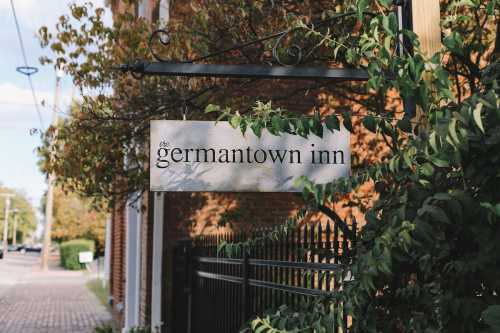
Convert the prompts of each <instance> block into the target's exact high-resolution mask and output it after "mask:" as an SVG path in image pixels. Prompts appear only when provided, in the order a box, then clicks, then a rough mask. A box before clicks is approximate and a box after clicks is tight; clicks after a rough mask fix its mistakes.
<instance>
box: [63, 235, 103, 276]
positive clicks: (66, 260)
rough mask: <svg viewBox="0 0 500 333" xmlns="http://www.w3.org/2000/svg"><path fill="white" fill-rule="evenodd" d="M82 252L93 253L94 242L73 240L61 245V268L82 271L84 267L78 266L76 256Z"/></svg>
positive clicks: (78, 262)
mask: <svg viewBox="0 0 500 333" xmlns="http://www.w3.org/2000/svg"><path fill="white" fill-rule="evenodd" d="M84 251H91V252H92V253H94V252H95V245H94V242H93V241H91V240H88V239H74V240H70V241H67V242H64V243H61V246H60V254H61V266H62V267H64V268H66V269H71V270H78V269H83V268H84V267H85V265H83V264H80V261H79V258H78V254H79V253H80V252H84Z"/></svg>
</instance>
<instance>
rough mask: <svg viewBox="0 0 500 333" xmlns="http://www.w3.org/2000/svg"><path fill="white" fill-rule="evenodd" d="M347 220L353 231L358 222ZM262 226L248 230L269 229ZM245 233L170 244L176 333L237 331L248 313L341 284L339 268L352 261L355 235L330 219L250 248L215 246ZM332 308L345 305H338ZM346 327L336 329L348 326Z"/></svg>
mask: <svg viewBox="0 0 500 333" xmlns="http://www.w3.org/2000/svg"><path fill="white" fill-rule="evenodd" d="M351 227H352V231H353V234H354V235H355V233H356V225H355V224H354V225H353V226H351ZM270 231H271V230H270V229H261V230H259V231H257V232H254V233H253V234H252V235H251V237H259V236H260V235H263V234H266V233H269V232H270ZM245 239H246V236H245V235H243V234H231V235H218V236H204V237H202V238H199V239H197V240H195V241H189V242H182V243H180V244H179V245H178V246H177V247H176V252H175V266H176V268H177V269H176V274H175V277H174V330H173V331H174V332H179V333H182V332H188V333H201V332H204V333H206V332H218V333H226V332H227V333H235V332H238V331H239V330H240V329H241V328H242V327H243V325H244V323H245V322H247V321H248V320H249V319H251V318H252V317H254V316H256V315H261V314H263V313H264V312H265V311H266V310H269V309H273V308H277V307H278V306H280V305H282V304H287V305H288V306H290V307H297V306H299V305H300V304H303V303H304V302H305V301H306V300H307V299H309V298H311V297H316V296H319V295H323V294H327V293H329V292H331V291H338V290H342V284H343V281H344V280H346V279H349V278H350V277H349V276H347V275H348V274H349V273H348V271H347V270H345V269H342V268H343V267H345V266H346V265H348V264H349V262H350V261H351V260H352V256H353V251H352V250H351V249H352V248H353V241H352V240H350V239H348V238H347V237H345V236H344V235H343V234H342V232H341V231H340V230H339V228H338V227H337V226H333V224H332V223H326V224H320V223H317V224H315V225H304V226H303V227H302V228H300V229H299V230H295V231H291V232H290V233H288V234H287V235H286V236H282V237H279V238H278V239H276V240H270V239H266V240H264V241H263V242H262V243H260V244H259V245H258V246H256V247H255V248H252V249H251V250H250V252H246V251H241V253H237V254H235V255H232V256H231V257H230V258H229V257H227V256H226V255H225V254H224V253H223V252H222V253H219V251H218V250H217V248H218V245H219V244H220V243H221V242H223V241H225V242H239V241H244V240H245ZM335 311H341V312H343V307H342V305H341V304H338V305H337V306H336V308H335ZM341 315H342V316H344V319H345V320H344V323H345V325H344V327H340V326H339V327H336V328H335V329H334V332H343V333H345V332H347V331H348V330H347V322H348V320H347V317H346V315H345V313H341Z"/></svg>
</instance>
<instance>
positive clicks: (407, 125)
mask: <svg viewBox="0 0 500 333" xmlns="http://www.w3.org/2000/svg"><path fill="white" fill-rule="evenodd" d="M397 126H398V128H399V129H400V130H402V131H403V132H406V133H411V131H412V128H411V121H410V118H409V117H406V116H405V117H404V118H403V119H401V120H399V121H398V125H397Z"/></svg>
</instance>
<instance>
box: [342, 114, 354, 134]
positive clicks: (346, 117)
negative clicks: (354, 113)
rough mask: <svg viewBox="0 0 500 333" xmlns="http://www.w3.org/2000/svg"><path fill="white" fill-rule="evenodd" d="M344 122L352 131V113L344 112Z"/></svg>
mask: <svg viewBox="0 0 500 333" xmlns="http://www.w3.org/2000/svg"><path fill="white" fill-rule="evenodd" d="M343 118H344V119H343V124H344V127H345V128H346V129H347V130H348V131H349V132H352V121H351V115H350V114H344V115H343Z"/></svg>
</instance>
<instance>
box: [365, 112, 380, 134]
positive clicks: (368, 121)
mask: <svg viewBox="0 0 500 333" xmlns="http://www.w3.org/2000/svg"><path fill="white" fill-rule="evenodd" d="M363 126H364V127H365V128H366V129H367V130H369V131H370V132H373V133H375V132H376V131H377V123H376V121H375V118H374V117H373V116H370V115H369V116H366V117H365V118H363Z"/></svg>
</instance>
